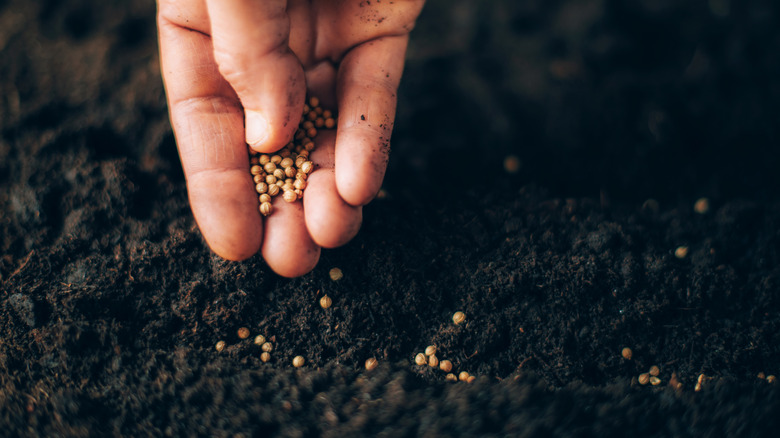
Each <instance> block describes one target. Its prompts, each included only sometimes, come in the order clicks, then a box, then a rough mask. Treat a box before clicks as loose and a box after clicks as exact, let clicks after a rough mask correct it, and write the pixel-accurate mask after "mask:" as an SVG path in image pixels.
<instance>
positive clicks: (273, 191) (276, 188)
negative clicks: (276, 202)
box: [268, 184, 282, 196]
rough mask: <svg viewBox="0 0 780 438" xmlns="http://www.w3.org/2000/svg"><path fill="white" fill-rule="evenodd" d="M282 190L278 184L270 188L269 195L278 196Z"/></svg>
mask: <svg viewBox="0 0 780 438" xmlns="http://www.w3.org/2000/svg"><path fill="white" fill-rule="evenodd" d="M281 190H282V189H280V188H279V186H278V185H276V184H274V185H270V186H268V194H269V195H271V196H276V195H278V194H279V192H280V191H281Z"/></svg>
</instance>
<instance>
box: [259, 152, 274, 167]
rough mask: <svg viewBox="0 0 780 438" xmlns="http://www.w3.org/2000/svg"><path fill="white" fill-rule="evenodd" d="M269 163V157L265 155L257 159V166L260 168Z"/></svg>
mask: <svg viewBox="0 0 780 438" xmlns="http://www.w3.org/2000/svg"><path fill="white" fill-rule="evenodd" d="M270 161H271V157H269V156H268V155H266V154H263V155H260V158H258V159H257V164H259V165H261V166H265V165H266V164H268V163H269V162H270Z"/></svg>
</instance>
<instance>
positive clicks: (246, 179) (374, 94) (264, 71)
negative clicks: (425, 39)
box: [158, 0, 424, 277]
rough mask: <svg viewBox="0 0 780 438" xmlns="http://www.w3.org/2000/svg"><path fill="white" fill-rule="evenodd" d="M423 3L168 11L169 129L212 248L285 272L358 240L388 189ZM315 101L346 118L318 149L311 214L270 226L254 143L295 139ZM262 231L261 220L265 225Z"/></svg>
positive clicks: (183, 6)
mask: <svg viewBox="0 0 780 438" xmlns="http://www.w3.org/2000/svg"><path fill="white" fill-rule="evenodd" d="M423 3H424V0H394V1H390V0H370V1H360V0H287V1H279V0H266V1H253V0H159V1H158V29H159V40H160V57H161V63H162V73H163V80H164V82H165V88H166V94H167V97H168V105H169V112H170V117H171V124H172V125H173V130H174V134H175V136H176V142H177V145H178V148H179V156H180V157H181V161H182V167H183V169H184V174H185V176H186V178H187V187H188V191H189V199H190V205H191V207H192V211H193V215H194V216H195V220H196V221H197V223H198V226H199V227H200V229H201V232H202V234H203V236H204V238H205V239H206V242H207V243H208V244H209V246H210V247H211V249H212V250H213V251H214V252H215V253H217V254H218V255H220V256H221V257H223V258H226V259H229V260H243V259H246V258H248V257H251V256H252V255H253V254H255V253H256V252H257V251H258V250H260V251H261V253H262V255H263V258H264V259H265V260H266V262H267V263H268V265H269V266H270V267H271V269H273V270H274V271H275V272H277V273H278V274H280V275H283V276H286V277H295V276H300V275H303V274H305V273H307V272H309V271H311V270H312V269H313V268H314V266H315V265H316V264H317V261H318V260H319V256H320V248H321V247H325V248H332V247H337V246H340V245H343V244H345V243H346V242H348V241H349V240H350V239H352V238H353V237H354V236H355V234H356V233H357V231H358V229H359V228H360V223H361V221H362V206H363V205H365V204H367V203H368V202H369V201H371V200H372V199H373V197H374V196H375V195H376V193H377V192H378V191H379V188H380V186H381V184H382V179H383V178H384V173H385V168H386V166H387V158H388V154H389V145H390V143H389V141H390V134H391V132H392V128H393V121H394V119H395V105H396V94H395V93H396V90H397V88H398V84H399V81H400V78H401V73H402V70H403V63H404V55H405V52H406V45H407V41H408V34H409V32H410V31H411V29H412V27H413V26H414V22H415V20H416V19H417V16H418V15H419V13H420V10H421V9H422V6H423ZM307 92H308V94H309V95H312V96H317V97H319V98H320V101H321V102H322V106H323V107H324V108H330V109H337V112H338V125H337V131H336V133H335V134H334V133H333V132H327V131H325V132H322V131H321V133H320V134H319V135H318V136H317V138H316V139H315V144H316V149H315V150H314V151H313V152H312V155H311V160H312V161H313V162H314V164H315V170H314V172H312V174H311V175H310V176H309V179H308V185H307V188H306V192H305V196H304V197H303V203H302V204H301V203H299V202H295V203H292V204H288V203H286V202H283V201H281V200H278V199H277V200H276V201H275V202H274V213H273V214H271V215H270V216H269V217H267V218H265V219H263V218H262V217H261V215H260V213H259V211H258V200H257V193H256V192H255V189H254V184H253V182H252V178H251V175H250V174H249V172H248V169H249V157H248V154H247V149H246V145H247V144H249V145H250V146H251V147H252V148H253V149H254V150H256V151H258V152H263V153H269V152H274V151H276V150H278V149H280V148H282V147H283V146H284V145H285V144H287V143H288V142H289V141H290V139H291V138H292V136H293V134H294V133H295V130H296V128H297V126H298V122H299V120H300V116H301V113H302V111H303V104H304V99H305V98H306V95H307ZM263 222H265V223H263Z"/></svg>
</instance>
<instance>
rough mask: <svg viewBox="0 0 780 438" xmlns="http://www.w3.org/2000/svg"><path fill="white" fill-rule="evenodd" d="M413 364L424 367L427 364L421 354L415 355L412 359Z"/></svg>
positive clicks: (426, 360)
mask: <svg viewBox="0 0 780 438" xmlns="http://www.w3.org/2000/svg"><path fill="white" fill-rule="evenodd" d="M414 363H416V364H417V365H425V364H426V363H428V359H426V358H425V355H424V354H422V353H417V356H415V357H414Z"/></svg>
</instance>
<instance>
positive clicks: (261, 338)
mask: <svg viewBox="0 0 780 438" xmlns="http://www.w3.org/2000/svg"><path fill="white" fill-rule="evenodd" d="M263 344H265V336H263V335H257V336H255V345H263Z"/></svg>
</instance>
